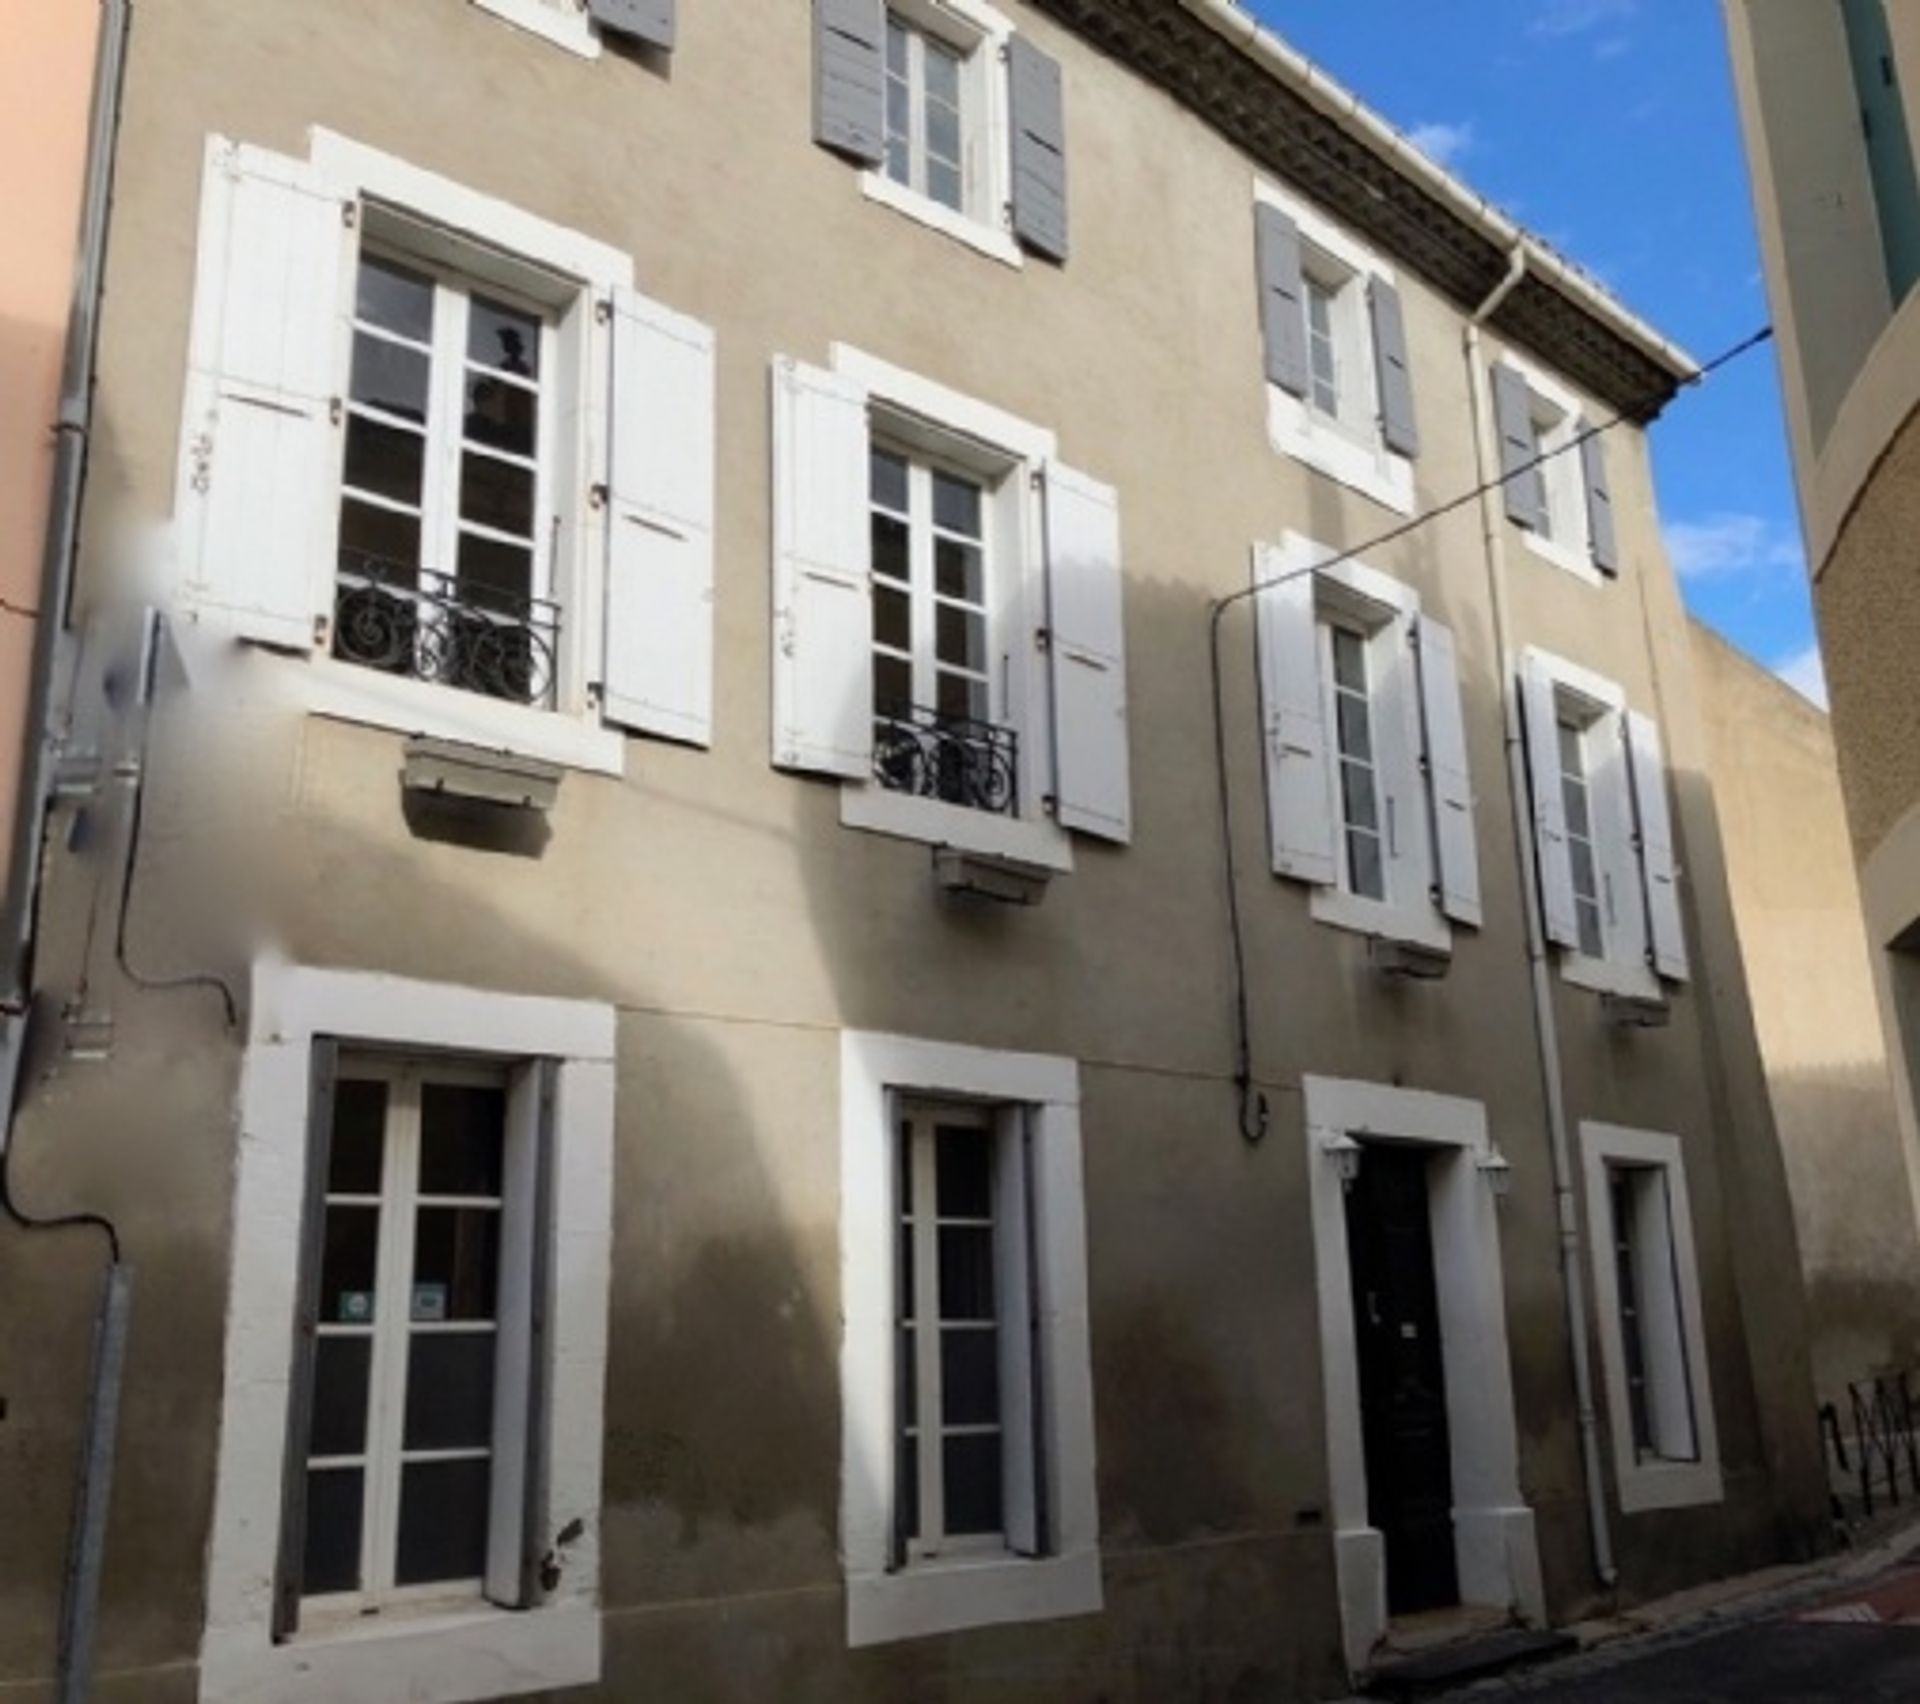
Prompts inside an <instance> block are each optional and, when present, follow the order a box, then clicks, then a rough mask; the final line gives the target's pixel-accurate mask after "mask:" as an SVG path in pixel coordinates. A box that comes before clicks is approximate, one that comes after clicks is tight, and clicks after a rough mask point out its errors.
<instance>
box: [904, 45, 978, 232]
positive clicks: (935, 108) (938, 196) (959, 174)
mask: <svg viewBox="0 0 1920 1704" xmlns="http://www.w3.org/2000/svg"><path fill="white" fill-rule="evenodd" d="M966 64H967V60H966V55H965V54H964V53H963V52H962V51H961V50H960V49H958V48H955V47H954V46H953V45H951V44H950V43H949V42H947V41H945V40H943V39H942V38H941V37H939V36H937V35H935V34H933V33H932V32H931V31H929V30H926V29H923V28H920V27H919V26H918V25H916V24H915V23H913V22H912V21H911V20H910V19H909V18H908V17H907V16H906V15H905V14H904V13H902V12H899V11H891V10H890V11H889V12H888V13H887V163H886V171H887V176H888V177H890V178H892V179H893V181H894V182H895V183H897V184H902V185H904V186H905V187H907V188H908V189H913V190H918V191H919V192H920V194H922V195H925V196H928V197H930V198H931V199H933V200H934V201H937V202H939V203H940V205H941V206H943V207H950V208H952V209H953V210H954V212H956V213H958V212H960V211H962V209H963V208H964V206H965V202H966V170H967V167H966V162H967V154H968V147H967V141H968V125H967V118H968V110H967V109H968V105H969V103H968V102H967V99H966V95H967V91H966V87H965V83H966V80H967V79H966Z"/></svg>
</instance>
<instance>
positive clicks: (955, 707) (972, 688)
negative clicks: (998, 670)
mask: <svg viewBox="0 0 1920 1704" xmlns="http://www.w3.org/2000/svg"><path fill="white" fill-rule="evenodd" d="M933 696H934V708H935V709H936V710H938V711H939V712H940V714H941V715H942V716H947V717H955V718H959V719H962V720H966V721H972V722H985V721H988V720H990V719H991V718H990V717H989V715H988V705H987V686H986V682H985V681H979V680H970V679H969V678H968V677H967V676H965V675H957V674H942V675H941V676H940V678H939V682H938V684H937V685H936V687H935V689H934V695H933Z"/></svg>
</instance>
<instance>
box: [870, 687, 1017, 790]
mask: <svg viewBox="0 0 1920 1704" xmlns="http://www.w3.org/2000/svg"><path fill="white" fill-rule="evenodd" d="M873 774H874V779H875V780H877V781H878V782H879V783H880V785H881V786H883V787H885V788H886V789H887V790H888V791H889V792H894V793H912V794H915V795H917V796H918V797H920V798H923V799H939V800H941V801H942V802H943V803H945V804H949V805H964V806H966V807H967V809H969V810H975V811H991V812H993V813H994V814H995V815H996V816H1012V815H1013V814H1014V813H1015V812H1016V811H1017V810H1018V809H1019V808H1020V787H1019V736H1018V735H1017V734H1015V732H1014V731H1013V729H1011V728H1002V727H997V726H995V725H994V724H993V723H992V722H976V721H973V720H971V719H969V718H968V717H965V716H943V715H942V714H941V713H940V712H939V711H937V710H927V709H923V708H921V707H920V706H918V705H915V706H911V707H908V708H905V709H893V710H881V711H878V712H876V714H875V715H874V718H873Z"/></svg>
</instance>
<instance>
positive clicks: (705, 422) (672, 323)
mask: <svg viewBox="0 0 1920 1704" xmlns="http://www.w3.org/2000/svg"><path fill="white" fill-rule="evenodd" d="M612 334H613V336H612V342H613V403H612V409H611V411H610V419H611V437H610V443H609V446H608V475H607V513H606V525H607V554H606V617H605V619H606V626H605V655H604V666H603V670H602V677H601V713H602V715H603V716H604V717H605V719H606V720H607V721H609V722H611V723H614V724H615V725H616V726H619V727H623V728H629V729H632V730H633V731H635V732H637V733H647V734H656V735H659V736H660V737H661V738H663V739H670V740H681V741H684V742H686V743H688V744H691V745H699V746H705V745H711V744H712V742H713V548H714V547H713V520H714V429H715V418H714V335H713V332H712V330H711V329H709V328H708V327H707V326H704V325H702V324H700V322H699V321H697V320H692V319H688V318H687V317H686V316H685V315H683V314H676V313H673V312H671V311H670V310H668V309H666V308H663V307H661V306H660V305H659V304H658V303H655V302H651V301H648V300H647V298H646V297H644V296H641V295H639V294H637V293H636V292H635V291H632V290H626V289H620V290H616V291H615V292H614V293H613V302H612Z"/></svg>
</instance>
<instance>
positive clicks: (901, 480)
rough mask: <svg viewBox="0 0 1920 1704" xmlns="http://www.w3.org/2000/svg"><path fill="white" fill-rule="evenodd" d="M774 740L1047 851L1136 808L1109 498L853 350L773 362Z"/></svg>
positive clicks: (902, 824) (915, 825)
mask: <svg viewBox="0 0 1920 1704" xmlns="http://www.w3.org/2000/svg"><path fill="white" fill-rule="evenodd" d="M774 406H775V439H774V452H775V453H774V483H775V492H774V513H775V527H774V534H775V537H774V607H775V623H776V631H777V643H776V645H775V647H774V753H773V756H774V762H775V764H776V765H778V766H779V767H782V768H787V769H794V770H799V771H809V772H815V773H820V774H827V775H835V776H839V777H841V778H842V779H843V780H844V781H845V782H846V783H847V786H846V788H845V790H844V792H843V795H842V800H843V809H842V815H843V817H844V819H845V820H846V821H848V822H849V823H850V824H853V825H855V826H858V827H862V828H870V829H874V830H877V831H879V832H882V833H894V834H900V835H904V836H906V837H907V838H911V839H920V840H927V841H931V842H933V843H935V844H946V845H952V846H956V847H961V848H964V849H966V850H968V851H970V852H974V853H978V854H982V855H987V856H1004V857H1006V858H1011V859H1015V860H1018V861H1022V862H1026V863H1030V864H1034V865H1039V866H1043V867H1047V868H1055V869H1065V868H1069V867H1070V866H1071V855H1070V851H1069V847H1068V842H1067V838H1066V835H1065V833H1064V832H1063V831H1065V830H1073V831H1075V832H1079V833H1084V834H1090V835H1095V836H1098V837H1100V838H1103V839H1108V840H1116V841H1121V842H1124V841H1125V840H1126V839H1127V838H1128V836H1129V834H1130V832H1131V804H1130V783H1129V774H1128V753H1127V724H1126V660H1125V640H1124V636H1123V623H1122V608H1121V605H1122V574H1121V563H1120V539H1119V517H1118V507H1117V501H1116V499H1115V496H1114V493H1113V492H1112V491H1111V490H1110V489H1108V488H1106V487H1104V486H1102V485H1099V484H1097V483H1096V482H1095V481H1093V480H1090V479H1088V478H1086V477H1085V476H1084V475H1081V474H1077V473H1075V472H1073V471H1072V470H1071V469H1069V468H1067V467H1065V466H1064V465H1062V464H1061V463H1060V462H1059V460H1058V459H1057V457H1056V456H1055V454H1054V446H1053V440H1052V436H1051V434H1049V433H1046V432H1043V431H1040V430H1038V429H1036V428H1034V427H1032V426H1030V425H1028V424H1026V423H1025V422H1022V421H1018V420H1015V419H1013V418H1012V417H1010V416H1007V415H1004V414H1002V413H1000V411H998V410H996V409H992V408H989V407H986V406H985V405H983V404H980V403H977V402H974V401H973V400H971V399H969V398H965V397H961V396H959V395H957V394H956V393H953V392H951V391H947V390H945V389H943V388H942V387H940V386H937V385H933V384H930V383H928V382H926V381H924V380H921V379H918V378H916V377H914V376H913V375H911V374H905V373H901V372H900V371H899V370H898V369H895V368H890V367H888V366H886V365H885V364H884V363H881V362H877V361H873V360H872V359H870V358H868V357H865V356H862V355H860V354H859V353H858V352H856V351H852V350H847V349H836V351H835V370H834V371H832V372H826V371H821V370H818V369H813V368H808V367H804V366H801V365H799V364H797V363H794V362H791V361H780V362H777V363H776V364H775V369H774Z"/></svg>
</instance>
